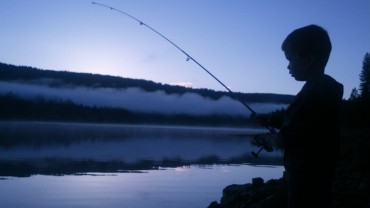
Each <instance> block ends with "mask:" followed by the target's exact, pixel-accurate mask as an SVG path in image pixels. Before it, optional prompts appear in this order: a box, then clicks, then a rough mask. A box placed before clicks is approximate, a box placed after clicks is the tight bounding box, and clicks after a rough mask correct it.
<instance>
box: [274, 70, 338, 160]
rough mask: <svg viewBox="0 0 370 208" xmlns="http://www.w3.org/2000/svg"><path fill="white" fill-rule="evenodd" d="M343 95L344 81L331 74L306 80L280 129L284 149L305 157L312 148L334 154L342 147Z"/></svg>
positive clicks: (318, 151)
mask: <svg viewBox="0 0 370 208" xmlns="http://www.w3.org/2000/svg"><path fill="white" fill-rule="evenodd" d="M342 96H343V85H342V84H340V83H339V82H337V81H336V80H334V79H333V78H332V77H330V76H328V75H325V74H322V75H319V76H316V77H313V78H312V79H310V80H308V81H306V84H305V85H304V86H303V88H302V90H301V91H300V92H299V93H298V94H297V96H296V99H295V100H294V101H293V103H292V104H291V105H290V106H289V107H288V109H287V114H286V117H285V119H284V123H283V126H282V128H281V130H280V133H279V137H280V138H281V139H282V142H283V145H284V147H285V152H292V153H293V154H294V153H296V154H298V155H301V156H302V157H306V155H307V154H309V152H317V153H319V154H320V153H324V151H328V152H326V153H329V154H330V153H332V154H334V153H335V151H337V149H338V148H339V140H340V106H341V102H342ZM331 151H333V152H331ZM326 153H325V155H326Z"/></svg>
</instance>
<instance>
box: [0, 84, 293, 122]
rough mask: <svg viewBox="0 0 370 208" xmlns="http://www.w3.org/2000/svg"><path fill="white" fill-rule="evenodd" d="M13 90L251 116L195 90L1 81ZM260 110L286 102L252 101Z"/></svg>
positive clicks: (2, 89) (156, 109)
mask: <svg viewBox="0 0 370 208" xmlns="http://www.w3.org/2000/svg"><path fill="white" fill-rule="evenodd" d="M7 93H13V94H16V95H19V96H20V97H23V98H26V99H36V98H37V97H40V96H42V97H43V98H44V99H50V100H63V101H65V100H70V101H72V102H74V103H76V104H82V105H87V106H97V107H115V108H123V109H127V110H130V111H134V112H144V113H162V114H189V115H212V114H222V115H235V116H249V115H250V112H249V111H248V110H247V109H246V108H245V107H244V106H243V105H242V104H241V103H239V102H238V101H236V100H234V99H231V98H230V97H226V96H223V97H221V98H220V99H218V100H212V99H209V98H205V97H202V96H200V95H198V94H195V93H185V94H182V95H179V94H166V93H165V92H164V91H155V92H147V91H143V90H141V89H140V88H127V89H116V88H102V87H96V88H87V87H81V86H78V87H77V86H68V85H59V86H58V87H50V86H48V85H45V82H44V83H43V82H42V81H40V82H39V83H35V82H34V83H22V82H3V81H0V94H7ZM250 106H251V107H252V108H253V109H254V110H255V111H256V112H258V113H267V112H270V111H274V110H277V109H281V108H284V107H286V105H285V104H273V103H250Z"/></svg>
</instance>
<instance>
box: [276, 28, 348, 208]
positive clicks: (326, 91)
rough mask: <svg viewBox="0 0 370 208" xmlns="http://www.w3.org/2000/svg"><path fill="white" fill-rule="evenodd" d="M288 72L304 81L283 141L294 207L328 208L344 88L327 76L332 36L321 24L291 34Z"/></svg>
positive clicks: (281, 133) (290, 204) (289, 112)
mask: <svg viewBox="0 0 370 208" xmlns="http://www.w3.org/2000/svg"><path fill="white" fill-rule="evenodd" d="M282 50H283V51H284V54H285V57H286V59H287V60H288V61H289V65H288V67H287V68H288V70H289V73H290V74H291V76H292V77H293V78H294V79H295V80H297V81H303V82H305V84H304V86H303V87H302V89H301V91H300V92H299V93H298V94H297V96H296V98H295V100H294V101H293V102H292V103H291V104H290V106H289V107H288V109H287V113H286V116H285V118H284V121H283V124H282V126H281V128H280V131H279V133H278V140H279V143H281V145H282V147H283V149H284V167H285V170H286V176H287V182H288V207H289V208H298V207H299V208H305V207H310V208H324V207H325V208H327V207H329V206H330V194H331V193H330V192H331V186H332V183H333V179H334V173H335V167H336V160H337V153H338V150H339V142H340V121H339V120H340V115H339V114H340V105H341V102H342V96H343V85H342V84H340V83H338V82H337V81H336V80H334V79H333V78H332V77H330V76H328V75H326V74H325V73H324V72H325V67H326V64H327V62H328V60H329V56H330V52H331V42H330V38H329V35H328V33H327V32H326V31H325V30H324V29H323V28H321V27H319V26H317V25H309V26H306V27H302V28H299V29H296V30H294V31H293V32H291V33H290V34H289V35H288V36H287V37H286V39H285V40H284V42H283V44H282Z"/></svg>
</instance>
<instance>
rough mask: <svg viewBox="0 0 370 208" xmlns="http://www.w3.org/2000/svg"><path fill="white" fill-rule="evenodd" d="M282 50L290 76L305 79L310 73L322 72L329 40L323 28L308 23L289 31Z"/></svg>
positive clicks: (329, 44) (329, 49)
mask: <svg viewBox="0 0 370 208" xmlns="http://www.w3.org/2000/svg"><path fill="white" fill-rule="evenodd" d="M282 50H283V51H284V53H285V55H286V57H287V59H288V60H289V66H288V69H289V70H290V73H291V74H292V76H293V77H294V78H296V79H297V80H299V81H306V80H307V79H308V77H309V76H310V75H312V74H317V73H324V70H325V66H326V63H327V62H328V60H329V56H330V52H331V42H330V38H329V35H328V33H327V32H326V31H325V30H324V29H323V28H321V27H320V26H317V25H308V26H306V27H302V28H298V29H296V30H294V31H293V32H291V33H290V34H289V35H288V36H287V37H286V39H285V40H284V42H283V44H282ZM296 70H298V72H296Z"/></svg>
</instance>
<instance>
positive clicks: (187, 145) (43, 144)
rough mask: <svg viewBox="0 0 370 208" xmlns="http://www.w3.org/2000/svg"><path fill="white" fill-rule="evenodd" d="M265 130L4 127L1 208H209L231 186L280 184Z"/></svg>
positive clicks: (276, 157) (277, 158)
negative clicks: (259, 146)
mask: <svg viewBox="0 0 370 208" xmlns="http://www.w3.org/2000/svg"><path fill="white" fill-rule="evenodd" d="M261 132H262V130H258V129H234V128H195V127H165V126H130V125H101V124H100V125H96V124H76V123H41V122H32V123H29V122H0V179H1V180H0V187H1V189H0V207H31V208H33V207H37V208H40V207H113V208H115V207H129V208H131V207H132V208H144V207H161V208H163V207H169V208H170V207H171V208H172V207H177V208H181V207H194V208H197V207H207V206H208V205H209V203H210V202H211V201H215V200H217V201H218V200H219V199H220V197H221V194H222V189H223V188H224V187H225V186H227V185H230V184H233V183H237V184H244V183H248V182H251V179H252V178H254V177H263V178H264V179H266V180H267V179H270V178H280V177H281V175H282V172H283V168H282V167H281V166H280V164H281V154H280V153H279V152H273V153H269V154H267V153H263V154H261V156H262V159H255V158H253V157H252V156H251V155H250V152H251V151H252V150H256V147H253V146H251V144H250V139H251V137H252V135H254V134H258V133H261Z"/></svg>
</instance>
